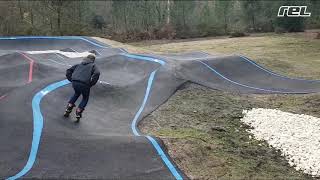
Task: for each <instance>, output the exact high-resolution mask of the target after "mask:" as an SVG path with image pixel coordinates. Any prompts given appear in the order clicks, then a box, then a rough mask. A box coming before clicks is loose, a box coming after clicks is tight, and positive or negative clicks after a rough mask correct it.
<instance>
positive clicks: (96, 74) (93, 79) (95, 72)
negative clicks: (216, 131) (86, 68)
mask: <svg viewBox="0 0 320 180" xmlns="http://www.w3.org/2000/svg"><path fill="white" fill-rule="evenodd" d="M99 77H100V71H99V69H98V67H97V66H93V69H92V76H91V82H90V85H91V86H94V85H95V84H97V82H98V80H99Z"/></svg>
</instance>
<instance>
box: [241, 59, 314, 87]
mask: <svg viewBox="0 0 320 180" xmlns="http://www.w3.org/2000/svg"><path fill="white" fill-rule="evenodd" d="M238 56H240V57H241V58H242V59H243V60H245V61H247V62H249V63H251V64H253V65H254V66H256V67H257V68H259V69H261V70H263V71H265V72H267V73H269V74H272V75H274V76H278V77H282V78H285V79H291V80H297V81H309V82H320V80H310V79H301V78H290V77H287V76H284V75H281V74H277V73H275V72H272V71H270V70H268V69H266V68H264V67H262V66H260V65H259V64H257V63H256V62H255V61H253V60H251V59H249V58H247V57H245V56H242V55H238Z"/></svg>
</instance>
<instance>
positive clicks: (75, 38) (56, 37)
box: [0, 36, 108, 48]
mask: <svg viewBox="0 0 320 180" xmlns="http://www.w3.org/2000/svg"><path fill="white" fill-rule="evenodd" d="M19 39H56V40H83V41H86V42H88V43H90V44H92V45H95V46H97V47H100V48H108V47H107V46H104V45H100V44H98V43H95V42H92V41H90V40H88V39H86V38H84V37H81V36H60V37H59V36H14V37H0V40H19Z"/></svg>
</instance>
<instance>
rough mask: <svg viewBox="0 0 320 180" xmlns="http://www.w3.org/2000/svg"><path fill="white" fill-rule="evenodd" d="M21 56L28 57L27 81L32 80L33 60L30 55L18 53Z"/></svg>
mask: <svg viewBox="0 0 320 180" xmlns="http://www.w3.org/2000/svg"><path fill="white" fill-rule="evenodd" d="M20 54H21V55H22V56H23V57H25V58H26V59H28V60H29V61H30V64H29V78H28V83H31V82H32V76H33V65H34V60H33V59H31V58H30V57H28V56H27V55H25V54H23V53H20Z"/></svg>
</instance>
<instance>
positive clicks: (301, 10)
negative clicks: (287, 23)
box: [278, 6, 311, 17]
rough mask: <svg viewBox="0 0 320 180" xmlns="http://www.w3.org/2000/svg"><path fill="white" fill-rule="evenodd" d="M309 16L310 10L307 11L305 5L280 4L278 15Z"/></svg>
mask: <svg viewBox="0 0 320 180" xmlns="http://www.w3.org/2000/svg"><path fill="white" fill-rule="evenodd" d="M284 16H288V17H310V16H311V12H307V6H281V7H280V8H279V11H278V17H284Z"/></svg>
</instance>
